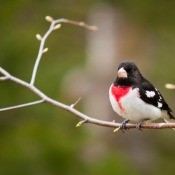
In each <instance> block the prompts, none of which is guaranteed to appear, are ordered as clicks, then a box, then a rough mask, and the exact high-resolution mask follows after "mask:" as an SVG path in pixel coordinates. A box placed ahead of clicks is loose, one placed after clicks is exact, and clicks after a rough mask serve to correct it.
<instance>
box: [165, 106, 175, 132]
mask: <svg viewBox="0 0 175 175" xmlns="http://www.w3.org/2000/svg"><path fill="white" fill-rule="evenodd" d="M164 121H165V122H166V123H174V122H175V117H174V116H173V114H172V110H171V109H170V108H169V110H168V112H167V115H166V117H165V118H164ZM172 129H173V130H174V131H175V128H172Z"/></svg>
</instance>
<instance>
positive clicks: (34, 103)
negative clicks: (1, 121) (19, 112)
mask: <svg viewBox="0 0 175 175" xmlns="http://www.w3.org/2000/svg"><path fill="white" fill-rule="evenodd" d="M43 102H44V100H38V101H33V102H30V103H25V104H21V105H15V106H11V107H6V108H1V109H0V112H2V111H9V110H12V109H18V108H23V107H27V106H32V105H37V104H41V103H43Z"/></svg>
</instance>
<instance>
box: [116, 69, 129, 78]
mask: <svg viewBox="0 0 175 175" xmlns="http://www.w3.org/2000/svg"><path fill="white" fill-rule="evenodd" d="M117 77H119V78H127V73H126V71H125V69H123V67H122V68H120V69H119V70H118V73H117Z"/></svg>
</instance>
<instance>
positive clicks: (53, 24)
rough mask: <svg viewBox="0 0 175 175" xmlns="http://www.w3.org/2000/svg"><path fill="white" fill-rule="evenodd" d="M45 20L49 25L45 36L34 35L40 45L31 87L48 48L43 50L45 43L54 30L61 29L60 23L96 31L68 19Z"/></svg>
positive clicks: (94, 28)
mask: <svg viewBox="0 0 175 175" xmlns="http://www.w3.org/2000/svg"><path fill="white" fill-rule="evenodd" d="M46 20H47V21H48V22H50V23H51V24H50V28H49V30H48V31H47V32H46V33H45V35H44V36H43V37H41V35H40V34H37V35H36V38H37V39H38V40H40V41H41V43H40V47H39V51H38V56H37V59H36V62H35V65H34V68H33V73H32V78H31V82H30V84H31V85H34V83H35V78H36V73H37V70H38V66H39V63H40V60H41V57H42V54H43V53H45V52H47V51H48V48H45V49H44V44H45V41H46V39H47V38H48V36H49V35H50V34H51V33H52V32H53V31H54V30H56V29H59V28H60V27H61V24H60V23H69V24H73V25H77V26H81V27H84V28H86V29H89V30H97V27H96V26H89V25H87V24H85V23H84V22H76V21H73V20H68V19H64V18H62V19H57V20H54V19H53V18H52V17H50V16H46Z"/></svg>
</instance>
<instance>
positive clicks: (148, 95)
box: [145, 91, 156, 98]
mask: <svg viewBox="0 0 175 175" xmlns="http://www.w3.org/2000/svg"><path fill="white" fill-rule="evenodd" d="M145 94H146V96H147V97H148V98H152V97H154V96H155V95H156V93H155V92H154V91H146V93H145Z"/></svg>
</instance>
